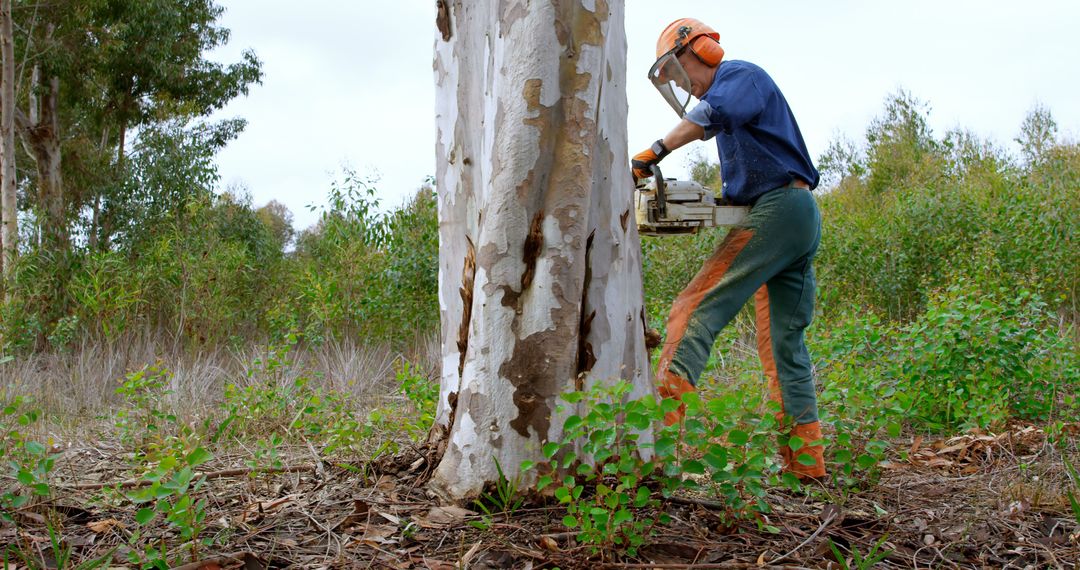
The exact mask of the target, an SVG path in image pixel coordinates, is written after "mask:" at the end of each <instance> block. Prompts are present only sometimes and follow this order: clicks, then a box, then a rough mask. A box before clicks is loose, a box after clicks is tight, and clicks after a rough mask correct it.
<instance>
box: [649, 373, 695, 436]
mask: <svg viewBox="0 0 1080 570" xmlns="http://www.w3.org/2000/svg"><path fill="white" fill-rule="evenodd" d="M694 390H695V388H694V385H693V384H691V383H690V382H689V381H688V380H687V379H685V378H683V377H681V376H679V375H678V374H675V373H674V372H672V371H670V370H665V371H664V372H663V376H662V378H661V379H660V385H659V386H658V387H657V391H658V392H659V393H660V397H661V398H674V399H676V400H681V399H682V395H683V394H685V393H687V392H693V391H694ZM685 416H686V404H679V409H677V410H675V411H674V412H668V413H667V414H665V415H664V425H669V426H670V425H675V424H677V423H679V422H681V421H682V420H683V418H684V417H685Z"/></svg>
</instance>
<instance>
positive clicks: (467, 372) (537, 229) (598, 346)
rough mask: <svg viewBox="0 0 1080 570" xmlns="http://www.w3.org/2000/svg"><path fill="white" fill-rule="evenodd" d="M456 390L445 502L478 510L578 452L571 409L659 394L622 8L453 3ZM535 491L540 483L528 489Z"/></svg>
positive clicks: (451, 301) (448, 194) (439, 483)
mask: <svg viewBox="0 0 1080 570" xmlns="http://www.w3.org/2000/svg"><path fill="white" fill-rule="evenodd" d="M437 24H438V29H439V33H438V35H437V37H436V48H435V49H436V56H435V76H436V83H437V92H436V101H437V103H436V113H437V119H436V122H437V126H438V138H437V142H436V153H437V157H436V178H437V186H438V192H439V238H440V244H441V245H440V253H439V264H440V267H439V301H440V310H441V321H442V323H441V324H442V356H443V359H442V374H441V390H440V402H439V410H438V414H437V418H436V425H435V428H434V430H433V437H441V438H444V439H443V443H444V444H445V451H444V453H443V455H442V458H441V461H440V462H439V465H438V467H437V468H436V471H435V474H434V476H433V478H432V481H431V489H432V490H433V491H435V492H436V493H437V494H439V495H440V496H441V497H443V498H444V499H447V500H461V499H466V498H470V497H474V496H476V495H477V494H478V493H479V492H480V491H481V490H482V489H483V486H484V485H485V484H486V483H489V482H492V481H495V480H496V479H497V478H498V473H497V471H496V461H497V462H498V464H499V465H500V466H501V467H502V468H503V470H504V471H505V472H507V473H516V472H517V469H518V466H519V465H520V464H521V462H522V461H524V460H533V461H535V460H540V459H542V457H543V456H542V454H541V447H542V445H543V443H544V442H547V441H551V440H558V439H559V438H560V437H561V428H562V419H563V417H564V416H565V415H566V414H568V413H571V412H569V411H568V412H565V413H564V415H563V416H560V415H559V414H557V413H556V406H557V405H558V402H559V400H558V395H559V394H560V393H563V392H568V391H572V390H574V389H581V388H588V387H589V385H591V384H593V383H597V382H614V381H617V380H619V379H623V380H626V381H628V382H630V383H632V384H633V386H634V387H635V388H634V391H633V393H632V394H631V397H639V396H642V395H645V394H652V393H653V386H652V383H651V381H650V375H649V360H648V355H647V353H646V349H645V340H644V331H645V322H644V319H645V311H644V306H643V290H642V282H641V249H640V242H639V239H638V235H637V230H636V227H635V225H634V223H633V217H632V215H631V211H630V208H631V193H632V187H633V182H632V180H631V178H630V171H629V167H628V165H627V152H626V151H627V145H626V115H627V103H626V87H625V79H626V38H625V31H624V27H623V3H622V2H611V4H608V2H607V1H605V0H545V1H539V2H536V1H528V0H517V1H506V0H502V1H495V0H469V1H465V0H440V2H439V18H438V22H437ZM533 483H534V480H533V478H531V477H527V478H526V480H524V481H522V482H521V484H522V485H525V486H528V485H532V484H533Z"/></svg>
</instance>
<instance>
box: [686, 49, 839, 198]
mask: <svg viewBox="0 0 1080 570" xmlns="http://www.w3.org/2000/svg"><path fill="white" fill-rule="evenodd" d="M686 119H687V120H689V121H690V122H692V123H695V124H697V125H700V126H702V127H703V128H704V129H705V138H706V139H708V138H712V137H714V136H715V137H716V148H717V150H718V151H719V153H720V175H721V177H722V179H723V184H724V198H726V199H727V200H728V201H730V202H732V203H735V204H750V203H752V202H753V201H754V200H756V199H757V198H758V197H759V196H761V195H762V194H764V193H766V192H768V191H769V190H772V189H774V188H780V187H783V186H787V185H789V184H791V183H792V182H793V181H794V180H795V178H799V179H802V180H805V181H806V182H807V183H809V184H810V188H817V185H818V181H819V180H820V175H819V174H818V171H817V169H816V168H814V163H813V162H812V161H811V160H810V155H809V152H808V151H807V150H806V143H805V142H803V138H802V133H801V132H799V125H798V124H796V122H795V115H793V114H792V112H791V108H790V107H788V104H787V100H785V99H784V95H783V94H782V93H780V89H779V88H778V87H777V86H776V83H774V82H773V80H772V78H771V77H769V74H767V73H765V70H763V69H761V68H760V67H758V66H756V65H754V64H752V63H749V62H746V61H738V60H730V61H723V62H721V63H720V67H719V68H717V70H716V76H715V77H714V78H713V83H712V86H711V87H709V90H708V91H706V92H705V94H704V95H703V96H702V98H701V102H700V103H698V105H697V106H696V107H694V108H693V109H692V110H691V111H690V112H689V113H687V114H686Z"/></svg>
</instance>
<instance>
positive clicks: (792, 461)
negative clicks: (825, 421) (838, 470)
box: [780, 422, 825, 480]
mask: <svg viewBox="0 0 1080 570" xmlns="http://www.w3.org/2000/svg"><path fill="white" fill-rule="evenodd" d="M788 435H790V436H798V437H799V438H800V439H802V440H803V441H804V442H806V443H805V444H803V446H802V447H800V448H799V449H798V450H796V451H792V450H791V447H789V446H787V445H785V446H782V447H781V448H780V455H781V456H782V457H783V458H784V470H785V471H788V472H790V473H794V474H795V476H796V477H798V478H799V479H800V480H806V479H821V478H823V477H825V447H824V446H822V445H820V444H819V445H810V443H812V442H815V441H818V440H820V439H821V422H811V423H808V424H802V425H796V426H795V427H793V428H792V429H791V433H790V434H788ZM804 454H805V455H809V456H810V457H813V458H814V464H813V465H803V464H802V463H799V461H798V458H799V456H800V455H804Z"/></svg>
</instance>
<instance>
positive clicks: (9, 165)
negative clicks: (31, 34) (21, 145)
mask: <svg viewBox="0 0 1080 570" xmlns="http://www.w3.org/2000/svg"><path fill="white" fill-rule="evenodd" d="M15 190H16V184H15V34H14V28H13V25H12V21H11V0H0V250H2V253H0V275H3V277H4V278H5V279H6V278H7V272H8V271H9V270H10V269H11V268H12V266H13V265H14V262H15V255H16V253H18V239H19V212H18V205H17V203H16V196H15Z"/></svg>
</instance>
